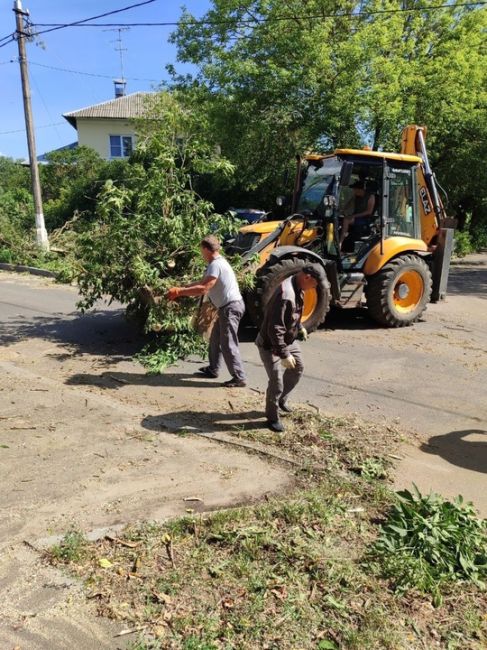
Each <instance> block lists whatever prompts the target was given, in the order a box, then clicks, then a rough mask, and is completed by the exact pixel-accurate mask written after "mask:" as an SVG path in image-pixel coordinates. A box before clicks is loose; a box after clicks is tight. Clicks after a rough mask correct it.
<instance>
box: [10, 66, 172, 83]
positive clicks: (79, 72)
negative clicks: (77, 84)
mask: <svg viewBox="0 0 487 650" xmlns="http://www.w3.org/2000/svg"><path fill="white" fill-rule="evenodd" d="M6 63H9V62H8V61H6ZM29 65H35V66H38V67H39V68H47V69H48V70H55V71H57V72H68V73H70V74H81V75H84V76H86V77H99V78H101V79H114V77H116V75H113V74H102V73H96V72H85V71H83V70H72V69H70V68H59V67H56V66H53V65H47V64H45V63H36V62H35V61H29ZM124 79H126V80H127V81H151V82H153V83H159V82H160V79H145V78H142V77H124Z"/></svg>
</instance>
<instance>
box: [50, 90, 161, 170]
mask: <svg viewBox="0 0 487 650" xmlns="http://www.w3.org/2000/svg"><path fill="white" fill-rule="evenodd" d="M152 94H153V93H149V92H137V93H132V94H130V95H120V96H116V97H115V98H114V99H110V100H108V101H106V102H101V103H100V104H94V105H93V106H86V107H85V108H81V109H79V110H77V111H71V112H70V113H64V114H63V117H64V118H65V119H66V120H67V121H68V122H69V123H70V124H71V125H72V126H73V127H74V128H75V129H76V130H77V132H78V145H79V146H85V147H91V148H92V149H94V150H95V151H96V152H97V153H98V154H99V155H100V156H101V157H102V158H105V159H107V160H111V159H116V158H128V157H129V156H130V154H131V153H132V150H133V148H134V146H135V128H134V123H133V120H134V119H135V118H138V117H142V116H143V115H144V112H145V110H146V106H147V98H148V96H150V95H152Z"/></svg>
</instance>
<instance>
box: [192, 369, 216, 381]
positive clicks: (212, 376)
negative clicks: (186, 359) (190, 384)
mask: <svg viewBox="0 0 487 650" xmlns="http://www.w3.org/2000/svg"><path fill="white" fill-rule="evenodd" d="M195 374H197V375H204V376H205V377H208V379H216V378H217V377H218V373H216V372H213V370H212V369H211V368H210V366H205V367H204V368H199V370H198V372H197V373H195Z"/></svg>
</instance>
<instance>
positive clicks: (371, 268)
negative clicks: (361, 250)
mask: <svg viewBox="0 0 487 650" xmlns="http://www.w3.org/2000/svg"><path fill="white" fill-rule="evenodd" d="M418 251H419V252H422V253H426V252H428V246H427V245H426V244H425V242H424V241H423V240H422V239H411V238H410V237H389V238H388V239H385V240H384V241H383V243H382V253H381V245H380V243H378V244H377V245H376V246H374V248H373V249H372V250H371V251H370V253H369V255H368V257H367V260H366V262H365V264H364V268H363V272H364V275H365V276H368V275H374V273H377V272H378V271H380V270H381V268H382V267H383V266H384V264H387V262H388V261H389V260H391V259H392V258H393V257H396V256H397V255H400V254H401V253H408V252H418Z"/></svg>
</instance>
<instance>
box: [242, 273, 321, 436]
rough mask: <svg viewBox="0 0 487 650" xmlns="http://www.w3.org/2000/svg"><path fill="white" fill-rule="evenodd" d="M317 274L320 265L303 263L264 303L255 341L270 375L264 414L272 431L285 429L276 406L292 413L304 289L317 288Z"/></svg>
mask: <svg viewBox="0 0 487 650" xmlns="http://www.w3.org/2000/svg"><path fill="white" fill-rule="evenodd" d="M320 273H321V271H320V269H319V267H316V266H313V265H309V266H305V267H303V268H302V270H301V271H299V272H298V273H296V275H293V276H291V277H289V278H287V279H286V280H284V282H282V283H281V284H280V285H279V287H278V288H277V289H276V291H275V292H274V295H273V296H272V298H271V299H270V300H269V303H268V304H267V307H266V309H265V313H264V320H263V322H262V325H261V328H260V332H259V335H258V336H257V339H256V341H255V343H256V345H257V347H258V348H259V354H260V358H261V359H262V363H263V364H264V368H265V370H266V372H267V376H268V377H269V383H268V386H267V392H266V407H265V414H266V417H267V424H268V426H269V428H270V429H271V430H272V431H276V432H282V431H284V426H283V425H282V423H281V421H280V418H279V409H281V411H284V412H286V413H290V412H291V408H290V407H289V405H288V404H287V399H288V397H289V394H290V393H291V391H292V390H293V388H295V386H296V384H297V383H298V381H299V379H300V377H301V375H302V374H303V370H304V367H303V362H302V359H301V348H300V346H299V343H298V338H301V339H303V340H306V338H307V336H308V334H307V332H306V330H305V328H304V327H303V326H302V325H301V316H302V313H303V298H304V291H305V290H306V289H316V287H317V286H318V281H319V278H320Z"/></svg>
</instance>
